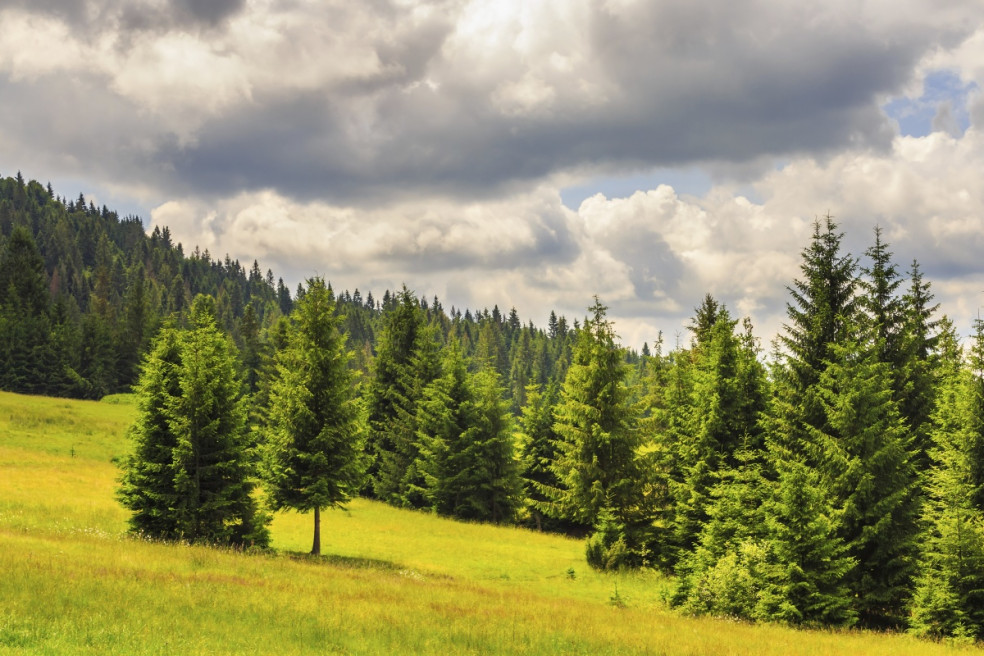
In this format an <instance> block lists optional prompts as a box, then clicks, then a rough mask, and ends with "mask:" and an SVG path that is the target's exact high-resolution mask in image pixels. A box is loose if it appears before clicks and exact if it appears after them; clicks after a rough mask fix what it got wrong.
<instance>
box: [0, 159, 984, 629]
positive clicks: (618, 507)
mask: <svg viewBox="0 0 984 656" xmlns="http://www.w3.org/2000/svg"><path fill="white" fill-rule="evenodd" d="M842 237H843V236H842V234H841V232H840V230H839V228H838V225H837V224H836V222H835V221H834V220H833V219H832V218H830V217H829V216H828V217H821V218H820V219H818V220H817V221H816V223H815V224H814V229H813V233H812V236H811V238H810V239H809V241H808V242H807V243H805V244H803V245H802V251H801V254H800V269H799V271H800V273H799V275H798V276H797V277H796V278H795V279H794V280H790V281H789V283H788V300H787V319H786V323H785V325H784V328H783V330H782V332H781V333H780V335H779V336H778V337H777V339H776V340H775V342H774V343H773V344H771V345H767V346H763V344H762V343H761V341H760V339H759V338H758V337H756V335H755V332H754V327H753V326H752V325H751V322H750V321H749V320H748V319H743V318H742V317H738V316H734V315H733V314H732V313H731V311H729V309H728V308H727V307H725V306H724V305H723V304H721V303H720V302H718V300H716V299H715V298H714V297H713V296H712V295H711V294H708V295H706V296H705V297H704V298H703V299H694V303H695V306H696V307H695V309H694V314H693V318H692V320H691V322H690V327H689V334H688V335H687V336H686V338H685V339H683V340H680V343H679V344H678V345H675V346H673V347H669V346H668V345H667V344H664V343H663V341H662V340H657V341H656V342H655V343H650V344H646V345H644V346H643V348H642V350H641V351H638V352H637V351H635V350H633V349H630V348H625V347H623V346H622V345H621V344H620V343H619V341H618V338H617V336H616V329H615V326H614V325H613V323H612V321H611V320H610V319H609V317H608V316H607V308H606V307H605V305H604V299H599V298H597V297H594V298H592V297H590V295H589V296H587V297H586V298H585V303H584V304H585V307H586V313H585V315H584V316H583V317H580V318H572V319H568V318H567V317H564V316H558V315H557V314H556V313H553V312H551V313H550V315H549V321H548V325H547V326H545V327H540V326H536V325H534V324H533V322H531V321H524V319H523V318H521V317H520V316H519V315H518V313H517V311H516V310H515V309H511V310H504V309H501V308H499V307H498V306H494V307H493V308H492V309H491V310H489V309H486V308H482V309H474V308H456V307H445V306H444V305H443V304H442V301H441V300H440V299H438V298H422V297H419V296H418V295H416V294H415V292H414V291H413V290H412V289H411V287H410V286H409V285H412V281H407V284H408V286H404V287H403V288H401V289H395V290H372V291H371V292H370V291H369V290H363V291H360V290H357V289H356V290H351V291H349V290H340V289H333V287H332V285H331V282H330V281H328V280H323V279H320V278H317V277H313V278H311V279H309V280H307V281H306V282H305V283H303V284H300V285H298V286H297V287H296V289H293V290H291V289H290V288H289V287H288V286H287V285H285V283H284V281H283V279H282V278H279V277H278V276H277V275H276V274H275V273H274V272H273V271H271V270H269V269H268V270H266V271H264V270H263V269H262V268H261V267H260V265H259V263H258V262H256V261H254V262H252V263H251V264H247V265H244V264H242V263H240V262H239V261H238V260H232V259H230V258H229V256H228V255H226V256H225V257H224V259H222V258H220V256H219V255H218V254H212V253H210V252H209V251H207V250H206V251H204V252H203V251H200V250H199V249H198V248H195V249H194V250H193V251H191V252H185V248H184V247H183V245H182V244H178V243H175V242H174V240H173V239H172V237H171V235H170V232H169V231H168V229H167V228H155V229H154V230H153V232H152V233H150V234H147V233H146V232H145V230H144V227H143V224H142V223H141V220H140V219H139V218H137V217H133V216H127V217H122V218H121V217H120V216H119V215H118V214H117V213H115V212H113V211H112V210H110V209H108V208H107V207H101V208H98V207H96V206H95V205H94V204H93V203H91V202H89V201H87V200H86V198H85V197H84V196H82V195H80V196H79V197H78V198H77V199H74V200H69V199H65V198H61V197H59V196H57V195H56V194H55V191H54V190H53V189H52V188H51V186H50V185H48V186H45V185H42V184H41V183H38V182H36V181H29V182H28V181H25V180H24V179H23V178H22V177H21V176H20V174H18V175H17V176H16V177H8V178H4V179H2V180H0V389H2V390H6V391H13V392H19V393H25V394H35V395H47V396H58V397H72V398H81V399H99V398H102V397H103V396H105V395H107V394H112V393H120V392H133V393H135V395H136V399H137V400H136V403H137V406H138V408H139V413H138V414H139V418H138V420H137V421H136V423H135V424H134V425H133V426H132V428H131V429H130V433H129V437H130V440H131V441H132V443H133V452H132V455H130V456H129V457H128V458H127V459H126V460H125V461H123V462H121V463H120V465H121V473H120V481H119V487H118V491H117V494H118V498H119V500H120V502H121V503H122V504H123V506H125V507H126V508H127V509H128V510H129V511H130V513H131V519H130V527H131V529H132V530H133V531H134V532H136V533H139V534H142V535H146V536H150V537H154V538H159V539H164V540H187V541H191V542H203V543H210V544H223V545H233V546H247V545H250V546H256V547H262V546H264V545H266V544H267V543H268V542H269V531H268V524H269V521H270V514H271V512H274V511H278V510H281V509H294V510H298V511H302V512H311V513H312V519H313V526H312V538H313V539H312V549H311V552H312V553H313V554H320V553H321V535H320V513H321V511H323V510H326V509H329V508H335V507H344V505H345V504H346V502H348V501H349V500H351V499H353V498H354V497H357V496H364V497H369V498H372V499H377V500H380V501H383V502H385V503H388V504H392V505H394V506H398V507H403V508H413V509H423V510H430V511H432V512H435V513H437V514H439V515H443V516H447V517H452V518H456V519H460V520H466V521H472V522H490V523H508V524H517V525H521V526H525V527H528V528H529V529H530V530H535V531H552V532H558V533H565V534H568V535H572V536H578V537H582V538H585V558H586V560H587V563H588V564H589V565H590V566H591V567H594V568H596V569H600V570H621V569H625V568H651V569H654V570H659V571H661V572H665V573H667V574H668V575H671V576H673V577H674V580H675V586H674V590H673V593H672V598H671V599H670V603H671V604H672V605H673V606H675V607H677V608H678V609H679V610H680V611H681V612H684V613H689V614H695V615H705V614H706V615H716V616H728V617H734V618H740V619H744V620H751V621H763V622H781V623H784V624H790V625H797V626H836V627H846V626H863V627H872V628H878V629H894V630H902V631H910V632H912V633H915V634H917V635H921V636H927V637H932V638H941V637H956V638H965V639H970V640H984V322H982V321H981V320H980V319H977V320H976V321H973V322H971V321H970V318H969V317H949V318H948V317H945V316H941V315H940V314H939V313H938V312H937V306H936V304H935V303H934V296H933V291H932V285H931V281H929V280H927V279H925V278H924V277H923V274H922V272H921V270H920V267H919V263H918V262H916V261H913V262H911V263H906V264H904V265H901V264H899V263H897V262H895V261H894V259H893V254H892V250H891V244H889V243H886V241H885V240H884V238H883V235H882V233H881V232H880V230H878V229H877V228H875V227H874V226H873V231H872V237H871V240H870V246H869V247H868V248H867V250H866V251H865V252H864V253H860V254H852V253H849V252H846V251H845V249H844V247H843V244H842ZM968 328H969V329H970V331H969V332H970V334H971V337H970V338H969V339H968V340H965V341H962V340H961V339H960V338H959V334H960V333H961V332H967V329H968ZM260 489H262V490H263V494H262V495H260V494H258V491H259V490H260Z"/></svg>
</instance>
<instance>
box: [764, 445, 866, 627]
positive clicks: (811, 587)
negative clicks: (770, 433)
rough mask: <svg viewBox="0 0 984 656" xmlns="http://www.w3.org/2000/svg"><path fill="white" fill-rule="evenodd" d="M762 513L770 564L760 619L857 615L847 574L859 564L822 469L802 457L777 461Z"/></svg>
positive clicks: (815, 621)
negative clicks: (775, 476)
mask: <svg viewBox="0 0 984 656" xmlns="http://www.w3.org/2000/svg"><path fill="white" fill-rule="evenodd" d="M776 470H777V473H778V479H777V481H776V484H775V487H774V493H773V495H772V496H771V497H770V498H768V499H767V500H766V501H765V504H764V507H763V515H764V517H765V527H766V535H767V548H768V550H769V552H770V553H769V556H768V557H767V558H766V560H767V562H769V563H771V566H770V567H768V568H766V569H765V575H764V577H763V578H764V585H763V586H762V589H761V591H759V593H758V599H757V601H756V607H755V611H754V613H755V616H756V617H757V618H758V619H767V620H771V621H779V622H783V623H787V624H802V625H814V626H816V625H840V626H845V625H851V624H853V623H854V622H855V621H856V614H855V611H854V609H853V608H852V601H853V598H852V594H851V590H850V588H849V587H848V585H847V583H846V577H847V576H848V575H849V574H850V573H851V571H852V570H853V568H854V566H855V564H856V563H855V561H854V560H853V559H852V558H851V557H850V556H849V555H848V553H847V552H848V546H847V545H846V544H845V543H844V540H843V539H842V538H841V537H840V526H839V523H840V518H839V513H838V512H837V510H836V509H835V508H834V507H833V505H832V504H831V503H830V497H829V495H828V493H827V491H826V489H825V487H826V485H825V483H824V482H823V481H822V480H821V478H820V476H819V474H818V473H817V472H815V471H813V470H812V469H811V468H810V467H808V466H807V465H806V464H805V463H804V462H802V460H800V459H799V458H793V459H790V460H784V461H781V462H778V463H776Z"/></svg>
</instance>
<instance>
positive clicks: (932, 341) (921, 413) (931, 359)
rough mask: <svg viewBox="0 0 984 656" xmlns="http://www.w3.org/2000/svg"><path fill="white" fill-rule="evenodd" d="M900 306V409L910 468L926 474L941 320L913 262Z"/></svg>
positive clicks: (917, 266) (935, 304)
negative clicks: (902, 366) (902, 353)
mask: <svg viewBox="0 0 984 656" xmlns="http://www.w3.org/2000/svg"><path fill="white" fill-rule="evenodd" d="M902 307H903V312H904V319H903V322H904V325H903V346H904V349H905V354H906V360H905V370H904V380H905V382H904V384H903V386H902V389H903V392H902V396H901V399H900V401H899V410H900V411H901V413H902V417H903V418H904V419H905V421H906V424H907V426H908V428H909V434H910V435H911V436H912V451H913V466H914V468H915V470H916V471H917V472H920V473H925V472H928V471H929V466H930V458H929V451H930V450H931V449H932V440H931V439H930V437H929V433H930V430H931V424H932V422H931V420H930V417H931V416H932V414H933V411H934V408H935V405H936V388H937V382H938V381H937V374H936V369H937V360H938V353H937V344H938V341H939V337H938V335H937V330H938V329H939V327H940V321H939V320H938V319H934V318H933V315H934V314H935V312H936V311H937V309H938V308H939V304H938V303H933V293H932V291H931V289H930V283H929V281H927V280H924V279H923V275H922V271H921V270H920V268H919V263H918V262H916V261H915V260H913V261H912V266H911V267H910V269H909V289H908V291H907V292H906V294H905V295H904V296H903V302H902Z"/></svg>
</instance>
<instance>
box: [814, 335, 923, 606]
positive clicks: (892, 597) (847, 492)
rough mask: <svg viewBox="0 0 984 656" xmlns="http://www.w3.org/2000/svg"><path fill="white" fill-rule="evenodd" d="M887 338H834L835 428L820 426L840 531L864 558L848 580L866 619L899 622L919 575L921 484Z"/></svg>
mask: <svg viewBox="0 0 984 656" xmlns="http://www.w3.org/2000/svg"><path fill="white" fill-rule="evenodd" d="M881 341H882V340H881V338H878V339H877V340H876V347H875V348H874V349H871V350H870V351H869V352H868V353H864V352H863V351H862V349H861V346H860V345H859V344H857V343H853V342H851V341H848V342H847V343H845V344H840V345H834V346H833V347H832V353H833V355H834V361H833V362H832V363H831V364H830V365H829V366H828V367H827V369H826V370H825V371H824V373H823V375H822V376H821V378H820V381H819V383H818V388H819V390H820V391H819V395H820V398H821V402H822V404H823V407H824V410H825V413H826V416H827V422H828V426H829V430H830V433H822V432H821V431H814V432H813V435H814V437H815V440H814V443H815V444H816V445H817V446H818V447H820V449H821V450H822V454H823V455H822V459H823V462H822V465H823V467H822V469H820V470H818V471H819V473H820V475H821V480H823V481H824V482H825V483H826V485H827V486H828V489H829V490H830V492H831V493H832V496H833V499H834V503H835V506H836V507H837V508H839V509H842V514H841V535H842V536H843V538H844V541H845V543H846V545H847V547H848V554H849V555H850V556H851V557H852V558H854V560H855V561H856V563H857V565H856V567H855V568H854V569H853V570H852V572H851V575H850V576H849V577H848V578H847V579H845V581H846V582H847V583H848V584H849V585H850V588H851V591H852V592H853V594H854V595H855V598H856V600H855V604H854V607H855V610H856V611H858V613H859V614H860V618H861V619H862V620H863V621H865V623H867V624H869V625H871V624H875V625H885V624H887V623H894V622H897V621H898V619H899V617H900V615H901V611H902V609H903V607H904V605H905V603H906V601H907V597H908V594H909V590H910V585H911V581H912V574H913V570H912V562H913V559H914V552H915V534H916V530H917V526H916V517H917V514H918V512H919V505H918V488H917V480H916V475H915V472H914V470H913V469H912V462H911V459H912V454H911V453H910V452H909V449H908V444H909V440H908V435H907V433H906V428H905V425H904V422H903V421H902V418H901V416H900V415H899V412H898V404H897V403H896V401H895V399H894V398H893V390H892V382H893V377H892V373H891V370H890V369H889V365H888V363H886V362H884V361H879V360H878V353H879V351H880V350H881V349H880V348H879V345H880V342H881Z"/></svg>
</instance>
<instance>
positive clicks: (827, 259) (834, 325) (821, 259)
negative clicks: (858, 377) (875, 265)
mask: <svg viewBox="0 0 984 656" xmlns="http://www.w3.org/2000/svg"><path fill="white" fill-rule="evenodd" d="M842 238H843V235H842V234H841V233H839V232H837V224H836V223H834V220H833V219H832V218H831V217H830V216H829V215H828V216H827V217H825V218H824V222H823V224H822V225H821V223H820V221H817V222H815V223H814V225H813V236H812V238H811V241H810V245H809V246H807V247H806V248H805V249H804V250H803V263H802V264H801V265H800V270H801V271H802V273H803V278H802V279H801V280H796V281H794V282H793V286H792V287H789V288H788V290H789V293H790V295H791V296H792V301H791V302H790V303H787V305H786V313H787V316H788V317H789V323H787V324H786V325H785V326H784V331H783V333H782V334H781V335H780V336H779V338H778V339H779V344H780V345H781V346H783V347H784V348H785V350H786V353H785V358H784V359H785V362H786V366H787V372H786V373H784V374H783V379H784V384H785V385H788V386H789V389H788V393H789V395H790V397H791V398H792V399H795V401H794V404H793V406H792V407H793V409H794V410H795V416H794V417H790V418H789V419H790V420H792V421H793V422H794V423H799V424H801V425H805V426H809V427H811V428H815V429H823V428H824V424H825V421H826V418H825V417H824V412H823V408H822V406H821V403H820V400H819V399H818V398H817V395H816V394H815V389H814V388H815V386H816V383H817V382H818V381H819V380H820V376H821V374H822V373H823V371H824V369H826V368H827V365H828V363H830V362H831V361H832V360H833V359H834V355H833V353H832V348H833V345H835V344H839V343H843V342H844V340H845V339H846V337H847V335H848V331H849V326H851V325H853V324H854V323H856V318H857V312H858V307H857V299H856V294H855V290H856V286H857V281H856V278H855V269H856V266H857V265H856V263H855V261H854V259H853V258H852V257H851V256H850V255H846V254H843V253H841V248H840V247H841V239H842ZM788 437H789V438H791V439H792V440H793V443H791V444H788V445H786V446H787V447H788V448H801V447H805V446H807V445H806V444H805V443H803V440H807V441H808V440H809V438H808V436H805V435H804V434H803V433H802V432H800V431H794V432H792V433H790V434H788Z"/></svg>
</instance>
